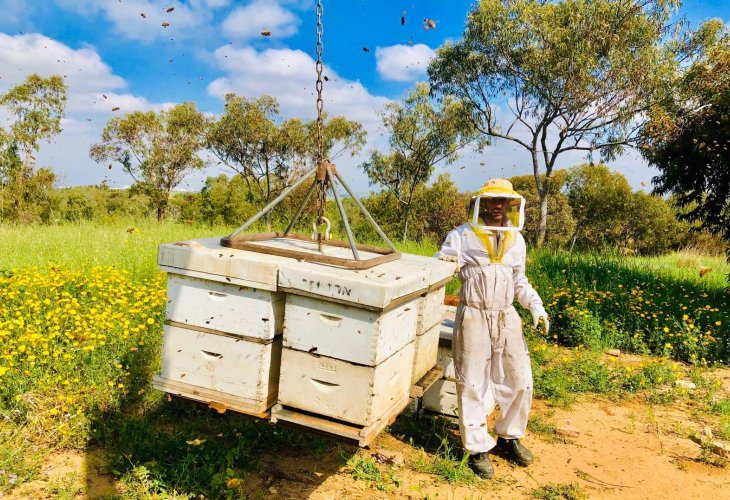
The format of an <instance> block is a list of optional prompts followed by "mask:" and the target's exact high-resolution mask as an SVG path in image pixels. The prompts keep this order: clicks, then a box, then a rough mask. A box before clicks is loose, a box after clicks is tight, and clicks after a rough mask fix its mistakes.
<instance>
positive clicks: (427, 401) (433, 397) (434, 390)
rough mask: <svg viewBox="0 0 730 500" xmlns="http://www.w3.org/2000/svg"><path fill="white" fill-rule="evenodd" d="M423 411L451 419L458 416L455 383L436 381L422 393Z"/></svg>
mask: <svg viewBox="0 0 730 500" xmlns="http://www.w3.org/2000/svg"><path fill="white" fill-rule="evenodd" d="M423 409H424V410H429V411H432V412H435V413H440V414H442V415H448V416H451V417H458V416H459V399H458V397H457V395H456V382H454V381H452V380H446V379H441V380H437V381H436V382H435V383H434V384H433V385H432V386H431V387H429V389H428V390H427V391H426V392H425V393H423Z"/></svg>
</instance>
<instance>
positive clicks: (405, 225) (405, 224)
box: [403, 189, 413, 243]
mask: <svg viewBox="0 0 730 500" xmlns="http://www.w3.org/2000/svg"><path fill="white" fill-rule="evenodd" d="M412 202H413V189H411V192H410V193H409V194H408V204H407V205H406V211H405V213H404V214H403V243H405V242H406V240H407V239H408V219H409V218H410V216H411V204H412Z"/></svg>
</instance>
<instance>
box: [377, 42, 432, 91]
mask: <svg viewBox="0 0 730 500" xmlns="http://www.w3.org/2000/svg"><path fill="white" fill-rule="evenodd" d="M433 56H434V50H433V49H432V48H431V47H429V46H428V45H424V44H422V43H419V44H416V45H412V46H410V45H391V46H390V47H377V48H376V49H375V59H376V60H377V67H376V68H377V70H378V74H379V75H380V76H381V77H382V78H383V79H385V80H393V81H398V82H410V81H414V80H417V79H418V78H420V77H422V76H424V75H425V74H426V69H427V68H428V63H429V61H430V60H431V58H432V57H433Z"/></svg>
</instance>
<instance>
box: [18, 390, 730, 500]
mask: <svg viewBox="0 0 730 500" xmlns="http://www.w3.org/2000/svg"><path fill="white" fill-rule="evenodd" d="M533 415H540V416H542V417H543V418H549V420H550V421H551V422H552V423H554V424H555V425H556V427H557V429H559V430H561V432H562V433H563V436H561V437H560V440H559V441H558V442H551V441H553V439H550V436H547V437H546V436H544V435H535V434H532V435H529V436H528V437H527V438H525V440H524V443H525V444H526V445H527V446H528V447H530V448H531V449H532V451H533V453H534V455H535V462H534V463H533V464H532V465H531V466H530V467H528V468H521V467H516V466H513V465H511V464H509V463H507V462H506V461H504V460H502V459H500V458H495V459H493V462H494V464H495V469H496V478H495V479H494V480H492V481H479V482H478V483H476V484H473V485H470V486H459V485H453V484H449V483H446V482H444V481H440V480H439V479H437V478H436V477H435V476H432V475H429V474H424V473H418V472H415V471H414V470H412V469H411V468H409V466H408V463H409V460H410V457H411V456H412V454H414V453H415V451H414V449H413V448H412V447H411V446H410V445H409V444H407V443H406V442H404V441H402V440H400V439H398V437H397V436H393V435H390V434H384V435H381V437H379V438H378V440H377V441H376V443H375V446H374V449H373V450H360V451H358V452H357V453H360V454H362V455H372V454H373V453H374V452H375V451H376V450H377V449H381V450H388V451H390V452H393V451H395V452H400V453H402V454H403V456H404V457H405V465H404V466H402V467H400V468H398V469H397V470H396V472H395V475H396V476H397V478H398V479H399V485H398V486H392V488H393V489H392V490H391V491H389V492H387V493H386V492H381V491H379V490H377V489H374V488H373V487H372V486H371V485H369V484H368V482H367V481H363V480H356V479H354V478H353V477H352V474H351V473H350V470H348V468H347V466H346V465H344V464H343V462H342V461H341V460H338V459H337V457H336V456H334V455H335V454H329V455H327V456H325V457H324V458H321V457H320V458H315V457H312V456H276V455H274V454H269V455H264V456H262V457H261V461H260V464H259V467H258V471H257V472H256V473H254V474H251V475H249V476H248V477H247V478H246V481H245V484H244V490H245V491H247V492H249V493H250V494H252V495H256V497H257V498H261V497H263V498H298V499H299V498H311V499H333V498H339V499H359V498H368V499H369V498H439V499H452V498H453V499H462V498H523V497H527V496H529V494H530V492H531V491H532V490H534V489H535V488H537V487H539V486H541V485H544V484H547V483H576V484H578V485H579V486H580V489H581V491H582V492H583V493H584V494H585V495H587V496H588V497H589V498H706V499H710V498H712V499H719V498H730V468H722V467H716V466H712V465H709V464H708V463H706V462H705V461H703V460H701V459H700V456H701V450H700V446H699V445H698V444H696V443H695V442H693V441H691V440H690V439H689V438H688V437H686V436H687V435H688V434H689V433H690V431H695V432H701V431H702V426H703V422H702V421H701V420H699V419H698V418H696V417H693V416H692V414H691V410H690V409H688V408H682V407H678V406H670V407H666V406H661V407H653V408H652V407H650V406H648V405H645V404H638V403H631V402H628V403H627V402H624V403H622V404H617V403H615V402H610V401H607V400H602V399H597V398H583V399H581V400H579V401H578V402H577V403H575V404H574V405H573V406H571V408H570V409H567V410H563V409H550V408H547V407H545V406H544V405H543V404H541V403H540V402H539V401H538V402H536V404H535V407H534V410H533ZM402 418H404V417H402ZM568 435H570V436H572V437H569V436H568ZM552 437H553V438H554V437H555V436H554V435H553V436H552ZM102 469H103V458H101V455H100V454H99V453H98V452H96V453H95V452H93V451H91V452H87V453H86V454H82V453H64V454H57V455H54V456H53V457H51V460H50V461H49V463H48V465H47V467H46V468H45V475H46V478H45V479H44V480H41V481H35V482H33V483H30V484H27V485H24V486H22V487H20V488H18V489H17V490H15V491H14V492H13V494H11V495H8V496H6V497H5V498H13V499H15V498H18V499H19V498H52V497H53V496H54V495H52V494H50V493H49V491H50V490H49V488H50V487H52V486H53V485H58V484H59V483H63V482H64V481H65V482H69V481H71V482H73V481H77V482H79V484H83V483H85V484H86V493H85V494H83V495H82V494H79V495H78V497H82V496H83V497H88V498H98V497H100V496H106V495H110V494H113V493H114V492H115V490H116V485H115V483H114V481H113V479H112V478H111V477H109V476H105V475H103V474H101V473H100V471H101V470H102Z"/></svg>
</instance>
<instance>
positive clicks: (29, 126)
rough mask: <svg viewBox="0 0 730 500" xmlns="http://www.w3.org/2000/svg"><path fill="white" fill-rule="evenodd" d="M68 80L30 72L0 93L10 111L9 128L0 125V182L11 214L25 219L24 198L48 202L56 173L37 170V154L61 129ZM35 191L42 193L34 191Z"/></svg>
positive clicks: (1, 214) (3, 212)
mask: <svg viewBox="0 0 730 500" xmlns="http://www.w3.org/2000/svg"><path fill="white" fill-rule="evenodd" d="M66 100H67V98H66V84H65V83H64V81H63V78H61V76H59V75H52V76H49V77H42V76H40V75H37V74H32V75H29V76H28V77H27V78H26V79H25V80H24V81H23V82H22V83H20V84H18V85H15V86H13V87H11V88H10V89H9V90H8V91H7V92H5V93H4V94H2V95H0V107H2V108H4V110H5V111H6V112H7V114H8V115H9V120H8V121H9V123H8V128H7V130H6V129H4V128H2V127H0V184H1V185H2V198H3V200H2V202H0V203H2V207H1V208H0V218H5V216H6V215H8V213H7V212H6V207H5V202H4V199H5V197H6V195H8V197H9V198H11V200H12V204H11V205H12V212H11V213H10V215H11V216H12V217H14V218H16V219H18V220H21V219H25V218H26V217H25V216H24V208H23V205H24V201H25V200H26V199H28V201H29V202H32V203H45V204H47V203H48V199H49V193H50V190H51V188H52V184H53V180H54V178H55V176H54V175H53V173H52V172H51V171H50V170H47V169H42V170H43V171H42V172H36V170H35V156H34V154H35V153H36V152H37V151H38V149H39V148H40V143H41V142H42V141H49V140H51V139H52V138H53V137H54V136H56V135H58V134H59V133H60V132H61V130H62V129H61V119H62V118H63V116H64V112H65V109H66ZM39 186H40V187H39ZM32 191H37V192H38V193H41V194H40V195H39V196H35V195H32Z"/></svg>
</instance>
